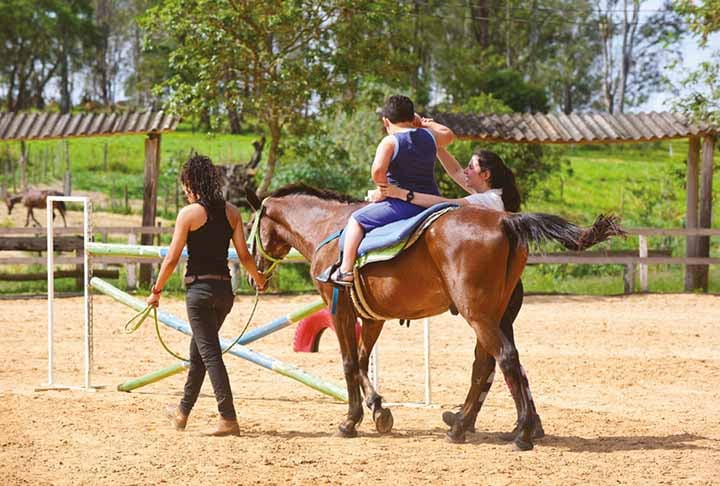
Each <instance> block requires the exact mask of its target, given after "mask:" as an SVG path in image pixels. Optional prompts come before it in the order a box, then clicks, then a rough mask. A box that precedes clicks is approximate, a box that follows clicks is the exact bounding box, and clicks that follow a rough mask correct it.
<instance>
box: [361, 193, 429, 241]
mask: <svg viewBox="0 0 720 486" xmlns="http://www.w3.org/2000/svg"><path fill="white" fill-rule="evenodd" d="M424 210H425V208H423V207H421V206H417V205H415V204H412V203H409V202H406V201H403V200H401V199H395V198H388V199H384V200H382V201H380V202H376V203H370V204H368V205H367V206H365V207H363V208H360V209H358V210H357V211H355V212H354V213H352V217H353V218H355V221H357V222H358V223H359V224H360V226H362V227H363V229H364V230H365V233H367V232H368V231H371V230H373V229H375V228H378V227H380V226H385V225H386V224H389V223H393V222H395V221H399V220H401V219H408V218H412V217H413V216H416V215H418V214H420V213H422V212H423V211H424Z"/></svg>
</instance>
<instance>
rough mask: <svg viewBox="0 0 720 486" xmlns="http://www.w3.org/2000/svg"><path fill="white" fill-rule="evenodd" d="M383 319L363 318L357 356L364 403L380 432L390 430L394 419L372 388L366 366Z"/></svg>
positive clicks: (380, 330) (383, 432) (384, 432)
mask: <svg viewBox="0 0 720 486" xmlns="http://www.w3.org/2000/svg"><path fill="white" fill-rule="evenodd" d="M384 324H385V321H370V320H366V319H363V325H362V332H361V334H360V349H359V352H358V358H359V361H360V385H361V387H362V391H363V394H364V395H365V405H367V407H368V408H369V409H370V411H371V412H372V417H373V422H375V429H376V430H377V431H378V432H380V433H381V434H386V433H388V432H390V431H391V430H392V427H393V424H394V422H395V421H394V419H393V415H392V412H391V411H390V409H387V408H383V406H382V400H383V398H382V397H381V396H380V395H379V394H378V393H377V391H376V390H375V388H373V386H372V383H370V378H368V367H369V365H370V353H371V352H372V350H373V347H374V346H375V343H376V342H377V339H378V337H379V336H380V332H382V328H383V325H384Z"/></svg>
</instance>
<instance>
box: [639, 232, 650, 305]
mask: <svg viewBox="0 0 720 486" xmlns="http://www.w3.org/2000/svg"><path fill="white" fill-rule="evenodd" d="M638 247H639V249H640V258H647V256H648V241H647V236H645V235H638ZM639 270H640V292H647V291H648V266H647V264H646V263H641V264H640V265H639Z"/></svg>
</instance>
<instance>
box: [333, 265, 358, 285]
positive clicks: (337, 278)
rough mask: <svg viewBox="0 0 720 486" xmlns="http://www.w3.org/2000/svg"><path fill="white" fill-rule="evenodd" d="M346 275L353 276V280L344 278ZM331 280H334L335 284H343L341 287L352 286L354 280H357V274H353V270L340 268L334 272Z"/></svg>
mask: <svg viewBox="0 0 720 486" xmlns="http://www.w3.org/2000/svg"><path fill="white" fill-rule="evenodd" d="M345 277H353V279H352V280H343V278H345ZM330 280H331V281H332V283H333V285H336V286H338V285H339V286H341V287H352V286H353V282H354V281H355V276H354V275H353V272H352V271H350V272H343V271H342V270H340V269H339V268H338V269H337V271H336V272H335V273H333V274H332V277H330Z"/></svg>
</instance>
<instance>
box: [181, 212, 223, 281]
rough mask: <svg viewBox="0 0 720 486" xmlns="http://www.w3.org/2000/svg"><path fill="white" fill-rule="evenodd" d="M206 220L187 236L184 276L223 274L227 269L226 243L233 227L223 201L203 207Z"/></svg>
mask: <svg viewBox="0 0 720 486" xmlns="http://www.w3.org/2000/svg"><path fill="white" fill-rule="evenodd" d="M205 210H206V212H207V216H208V218H207V221H206V222H205V224H204V225H202V226H201V227H199V228H198V229H196V230H195V231H191V232H190V233H189V234H188V238H187V251H188V262H187V270H186V271H185V276H186V277H188V276H191V275H225V276H228V277H229V276H230V270H229V269H228V264H227V258H228V245H229V244H230V238H231V237H232V233H233V229H232V227H231V226H230V222H228V219H227V215H226V214H225V201H223V202H222V203H218V204H216V205H213V206H211V207H210V208H209V209H208V208H205Z"/></svg>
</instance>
